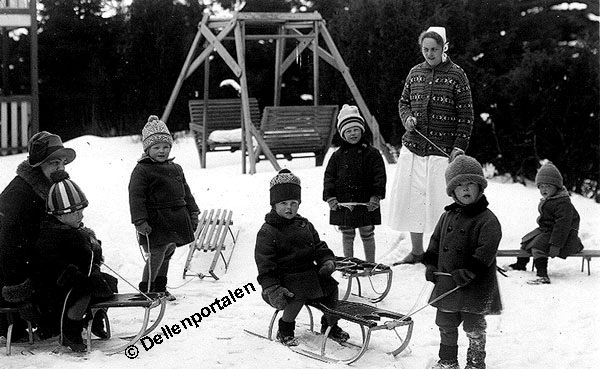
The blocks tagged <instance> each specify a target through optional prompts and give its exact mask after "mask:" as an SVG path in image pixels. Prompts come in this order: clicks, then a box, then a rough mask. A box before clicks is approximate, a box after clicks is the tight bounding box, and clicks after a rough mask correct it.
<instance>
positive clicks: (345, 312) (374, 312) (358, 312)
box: [246, 300, 414, 364]
mask: <svg viewBox="0 0 600 369" xmlns="http://www.w3.org/2000/svg"><path fill="white" fill-rule="evenodd" d="M305 307H306V309H307V310H308V315H309V319H310V330H311V331H312V332H314V320H313V314H312V312H311V308H315V309H319V310H321V311H322V312H323V313H324V314H331V315H334V316H336V317H339V318H340V319H343V320H346V321H348V322H352V323H356V324H358V325H359V326H360V329H361V335H362V340H361V344H359V345H356V344H352V343H350V342H344V343H341V345H343V346H349V347H353V348H354V349H355V350H354V351H356V352H355V353H354V355H353V356H351V357H349V358H345V359H343V358H335V357H331V356H327V355H326V353H325V349H326V347H327V342H328V341H327V337H328V336H329V331H330V330H331V327H328V328H327V330H326V331H325V333H324V334H323V335H322V338H321V343H320V347H321V348H320V352H318V353H317V352H312V351H309V350H305V349H301V348H297V347H290V349H291V350H293V351H294V352H297V353H299V354H302V355H305V356H308V357H310V358H313V359H317V360H321V361H324V362H331V363H343V364H352V363H354V362H355V361H357V360H358V359H360V358H361V357H362V356H363V354H364V353H365V352H366V351H367V349H368V348H369V343H370V341H371V333H373V332H375V331H378V330H383V329H386V330H394V331H395V332H396V335H397V336H398V339H400V346H398V348H396V349H395V350H393V351H391V352H389V354H392V355H393V356H396V355H398V354H400V353H401V352H402V351H403V350H404V349H405V348H406V347H407V346H408V343H409V342H410V338H411V336H412V330H413V324H414V322H413V320H412V319H411V318H410V317H408V316H406V315H402V314H399V313H395V312H392V311H389V310H384V309H379V308H377V307H375V306H370V305H366V304H361V303H358V302H350V301H341V300H340V301H338V303H337V306H336V307H335V309H330V308H328V307H326V306H324V305H322V304H319V303H317V304H307V305H305ZM280 311H281V310H275V313H273V316H272V317H271V322H270V324H269V331H268V334H267V336H263V335H260V334H257V333H254V332H250V331H248V330H246V332H248V333H250V334H253V335H255V336H258V337H261V338H266V339H269V340H271V341H273V340H274V334H273V328H274V326H275V322H276V321H277V316H278V315H279V312H280ZM402 326H406V329H407V330H406V335H405V336H404V338H402V337H400V335H399V334H398V332H397V331H396V328H398V327H402Z"/></svg>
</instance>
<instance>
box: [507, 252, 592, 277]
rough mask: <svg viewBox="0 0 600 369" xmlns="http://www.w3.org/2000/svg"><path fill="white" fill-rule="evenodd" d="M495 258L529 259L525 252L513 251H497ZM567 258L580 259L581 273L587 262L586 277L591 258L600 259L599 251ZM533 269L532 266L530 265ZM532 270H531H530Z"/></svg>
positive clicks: (589, 273) (529, 255) (580, 253)
mask: <svg viewBox="0 0 600 369" xmlns="http://www.w3.org/2000/svg"><path fill="white" fill-rule="evenodd" d="M496 257H500V258H501V257H515V258H516V257H531V254H529V253H528V252H527V251H524V250H520V249H514V250H498V252H497V253H496ZM568 257H570V258H572V257H580V258H581V272H582V273H583V270H584V264H585V262H586V261H587V272H588V275H591V272H590V261H592V258H597V257H600V250H581V251H580V252H578V253H576V254H572V255H569V256H568ZM532 268H533V265H532ZM532 270H533V269H532Z"/></svg>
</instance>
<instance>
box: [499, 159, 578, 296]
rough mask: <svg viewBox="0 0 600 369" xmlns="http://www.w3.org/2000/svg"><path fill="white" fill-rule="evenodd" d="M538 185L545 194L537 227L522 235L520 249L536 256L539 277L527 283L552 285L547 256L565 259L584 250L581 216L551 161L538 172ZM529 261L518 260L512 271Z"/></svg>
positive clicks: (526, 259) (526, 258)
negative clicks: (580, 226)
mask: <svg viewBox="0 0 600 369" xmlns="http://www.w3.org/2000/svg"><path fill="white" fill-rule="evenodd" d="M535 184H536V186H537V187H538V189H539V190H540V194H541V195H542V199H541V200H540V204H539V206H538V210H539V213H540V216H539V217H538V218H537V223H538V227H537V228H536V229H534V230H533V231H531V232H529V233H527V234H526V235H525V236H523V239H522V240H521V249H522V250H526V251H528V252H529V253H531V255H533V265H534V266H535V268H536V270H537V273H536V274H537V278H536V279H533V280H531V281H528V282H527V283H528V284H534V285H535V284H550V278H549V277H548V257H551V258H554V257H556V256H558V257H560V258H563V259H565V258H566V257H567V256H569V255H571V254H576V253H578V252H579V251H581V250H583V245H582V244H581V240H580V239H579V236H578V235H577V232H578V230H579V213H578V212H577V210H576V209H575V207H574V206H573V204H572V203H571V199H570V197H569V193H568V192H567V189H566V188H565V187H564V186H563V178H562V175H561V174H560V171H559V170H558V168H556V166H555V165H554V164H552V163H550V162H548V163H546V164H544V165H543V166H542V167H541V168H540V169H539V171H538V172H537V175H536V176H535ZM528 262H529V257H519V258H517V262H516V263H514V264H511V265H509V268H510V269H513V270H526V269H527V263H528Z"/></svg>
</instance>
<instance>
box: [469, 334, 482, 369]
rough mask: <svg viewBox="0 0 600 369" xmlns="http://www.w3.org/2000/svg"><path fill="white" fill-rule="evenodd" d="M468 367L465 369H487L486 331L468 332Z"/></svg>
mask: <svg viewBox="0 0 600 369" xmlns="http://www.w3.org/2000/svg"><path fill="white" fill-rule="evenodd" d="M467 337H469V348H468V349H467V366H466V367H465V369H485V331H479V332H467Z"/></svg>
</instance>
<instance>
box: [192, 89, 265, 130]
mask: <svg viewBox="0 0 600 369" xmlns="http://www.w3.org/2000/svg"><path fill="white" fill-rule="evenodd" d="M248 102H249V104H250V119H252V124H254V125H255V126H256V127H259V125H260V109H259V107H258V101H257V100H256V98H253V97H251V98H249V99H248ZM188 107H189V110H190V119H191V120H190V127H191V128H192V129H197V130H201V129H202V124H203V119H204V100H203V99H193V100H189V101H188ZM241 114H242V113H241V100H240V99H209V100H208V110H207V117H206V130H207V133H209V134H210V133H211V132H212V131H216V130H230V129H236V128H240V127H241V125H242V123H241V122H242V120H241ZM192 125H194V126H192Z"/></svg>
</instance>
